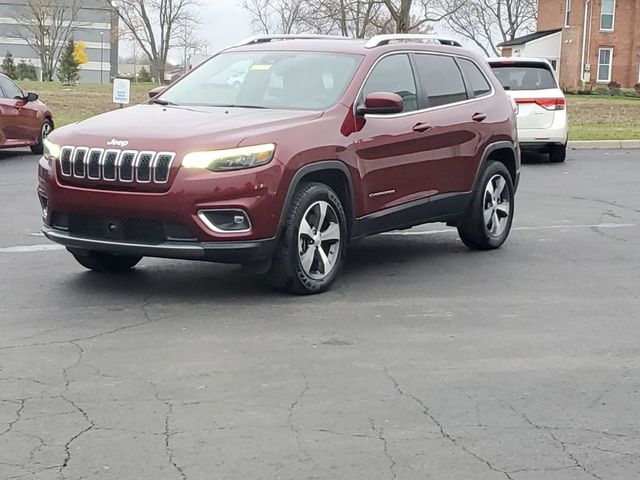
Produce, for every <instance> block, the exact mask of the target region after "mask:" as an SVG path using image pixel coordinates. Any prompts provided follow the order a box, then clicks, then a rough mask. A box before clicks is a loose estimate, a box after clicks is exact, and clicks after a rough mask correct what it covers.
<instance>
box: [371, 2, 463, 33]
mask: <svg viewBox="0 0 640 480" xmlns="http://www.w3.org/2000/svg"><path fill="white" fill-rule="evenodd" d="M378 1H381V2H382V4H383V5H384V6H385V7H386V8H387V10H388V11H389V15H390V16H391V20H392V21H393V25H394V27H395V33H410V32H421V31H426V30H429V29H430V24H432V23H437V22H440V21H442V20H444V19H446V18H449V17H451V16H452V15H453V14H455V13H456V12H457V11H458V10H459V9H460V8H461V6H462V5H463V4H464V2H465V0H378ZM381 27H384V25H382V26H381ZM386 29H387V28H385V30H386Z"/></svg>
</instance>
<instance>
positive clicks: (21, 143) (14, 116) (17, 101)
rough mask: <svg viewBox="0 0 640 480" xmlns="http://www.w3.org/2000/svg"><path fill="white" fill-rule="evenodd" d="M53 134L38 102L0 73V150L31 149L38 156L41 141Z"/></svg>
mask: <svg viewBox="0 0 640 480" xmlns="http://www.w3.org/2000/svg"><path fill="white" fill-rule="evenodd" d="M51 130H53V114H52V113H51V110H49V107H47V106H46V105H45V104H44V103H42V102H41V101H40V100H38V95H37V94H35V93H28V94H27V95H25V94H24V92H23V91H22V90H21V89H20V87H18V85H16V84H15V83H13V81H12V80H11V79H10V78H9V77H7V76H6V75H3V74H1V73H0V148H15V147H31V151H32V152H33V153H39V154H40V153H42V151H43V140H44V138H46V136H47V135H48V134H49V132H51Z"/></svg>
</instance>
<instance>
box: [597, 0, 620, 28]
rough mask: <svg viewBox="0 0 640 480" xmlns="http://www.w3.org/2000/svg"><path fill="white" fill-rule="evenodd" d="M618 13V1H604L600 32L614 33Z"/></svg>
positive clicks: (601, 11)
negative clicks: (614, 23)
mask: <svg viewBox="0 0 640 480" xmlns="http://www.w3.org/2000/svg"><path fill="white" fill-rule="evenodd" d="M615 13H616V0H602V9H601V10H600V30H605V31H607V32H613V22H614V19H615Z"/></svg>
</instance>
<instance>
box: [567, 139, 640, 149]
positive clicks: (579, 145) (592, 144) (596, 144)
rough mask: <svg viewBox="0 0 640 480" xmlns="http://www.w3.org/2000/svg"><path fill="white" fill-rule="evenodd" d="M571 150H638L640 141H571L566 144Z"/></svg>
mask: <svg viewBox="0 0 640 480" xmlns="http://www.w3.org/2000/svg"><path fill="white" fill-rule="evenodd" d="M567 147H568V148H570V149H572V150H581V149H600V148H603V149H604V148H640V140H573V141H570V142H568V143H567Z"/></svg>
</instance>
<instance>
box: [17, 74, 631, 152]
mask: <svg viewBox="0 0 640 480" xmlns="http://www.w3.org/2000/svg"><path fill="white" fill-rule="evenodd" d="M19 83H20V86H21V87H22V88H23V89H24V90H26V91H30V92H36V93H38V94H39V95H40V98H41V99H42V101H43V102H45V103H47V104H48V105H49V107H50V108H51V109H52V111H53V114H54V116H55V122H56V126H58V127H60V126H62V125H66V124H68V123H72V122H77V121H78V120H84V119H85V118H89V117H92V116H94V115H97V114H99V113H103V112H107V111H109V110H114V109H116V108H118V106H117V105H114V104H113V103H111V88H112V87H111V85H110V84H80V85H77V86H74V87H69V86H64V85H61V84H60V83H54V82H45V83H40V82H19ZM153 87H155V85H154V84H152V83H140V84H132V86H131V104H133V105H135V104H136V103H141V102H143V101H145V100H146V99H147V98H148V92H149V90H151V89H152V88H153ZM567 102H568V105H567V111H568V113H569V138H570V139H571V140H624V139H640V98H630V97H611V96H604V95H567Z"/></svg>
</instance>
